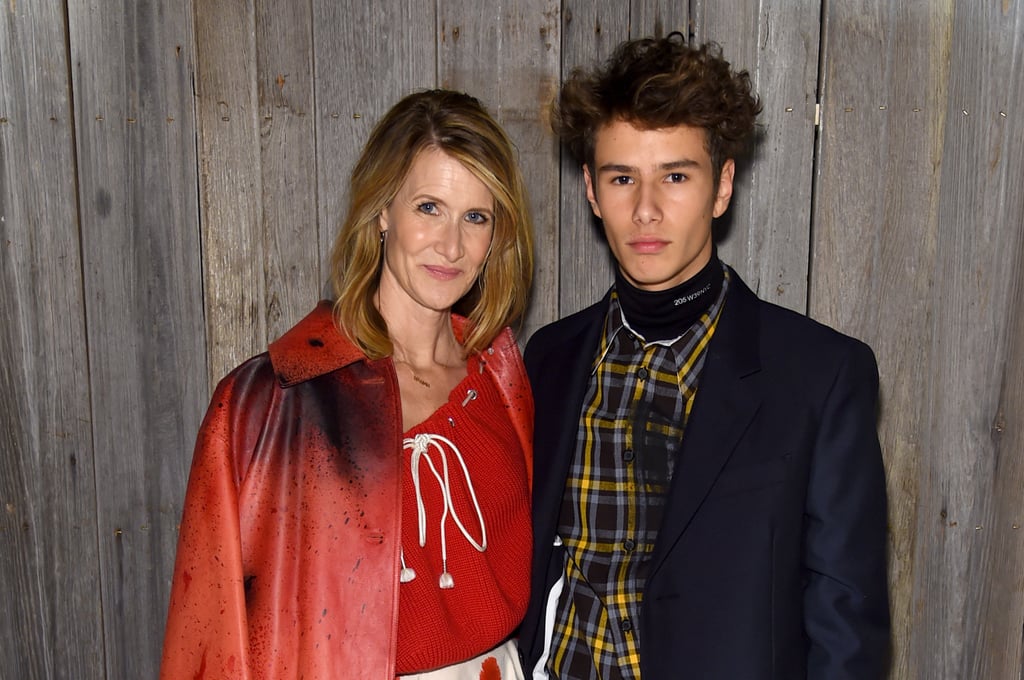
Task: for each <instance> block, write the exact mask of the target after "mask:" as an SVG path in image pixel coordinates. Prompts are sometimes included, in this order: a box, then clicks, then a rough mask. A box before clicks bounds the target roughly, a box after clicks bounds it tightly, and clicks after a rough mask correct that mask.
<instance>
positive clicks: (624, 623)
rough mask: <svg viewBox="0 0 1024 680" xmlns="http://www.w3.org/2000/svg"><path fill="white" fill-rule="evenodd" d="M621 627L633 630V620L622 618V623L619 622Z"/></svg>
mask: <svg viewBox="0 0 1024 680" xmlns="http://www.w3.org/2000/svg"><path fill="white" fill-rule="evenodd" d="M619 628H621V629H622V630H623V632H625V633H628V632H629V631H631V630H633V622H632V621H630V620H629V619H622V623H620V624H619Z"/></svg>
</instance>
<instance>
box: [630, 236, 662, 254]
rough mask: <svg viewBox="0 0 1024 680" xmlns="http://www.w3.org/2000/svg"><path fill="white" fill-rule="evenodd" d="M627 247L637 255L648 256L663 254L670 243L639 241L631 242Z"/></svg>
mask: <svg viewBox="0 0 1024 680" xmlns="http://www.w3.org/2000/svg"><path fill="white" fill-rule="evenodd" d="M627 245H628V246H629V247H630V248H632V249H633V250H634V251H635V252H637V253H641V254H648V253H658V252H661V250H663V249H664V248H665V246H667V245H668V241H662V240H661V239H653V238H651V239H637V240H635V241H630V242H629V243H628V244H627Z"/></svg>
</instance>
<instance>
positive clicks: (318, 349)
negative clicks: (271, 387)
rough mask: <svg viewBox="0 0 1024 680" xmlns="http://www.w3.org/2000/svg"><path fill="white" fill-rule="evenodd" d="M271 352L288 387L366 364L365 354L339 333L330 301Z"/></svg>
mask: <svg viewBox="0 0 1024 680" xmlns="http://www.w3.org/2000/svg"><path fill="white" fill-rule="evenodd" d="M268 351H269V353H270V363H271V364H272V365H273V367H274V373H276V374H277V379H278V380H280V381H281V385H282V386H284V387H291V386H292V385H297V384H298V383H301V382H305V381H307V380H311V379H313V378H316V377H318V376H321V375H325V374H327V373H330V372H332V371H336V370H338V369H339V368H342V367H344V366H348V365H349V364H351V363H354V362H356V361H365V360H366V355H365V354H363V351H362V350H361V349H359V347H358V346H357V345H356V344H355V343H353V342H352V341H351V340H349V339H348V338H347V337H345V335H344V334H343V333H342V332H341V331H339V330H338V326H337V324H335V322H334V312H333V306H332V304H331V302H330V301H329V300H321V301H320V303H319V304H318V305H317V306H316V308H314V309H313V311H312V312H310V313H309V314H307V315H306V317H305V318H304V319H302V321H299V322H298V323H297V324H295V325H294V326H293V327H292V328H291V329H290V330H288V332H286V333H285V334H284V335H282V336H281V337H280V338H278V339H277V340H275V341H274V342H272V343H270V347H269V348H268Z"/></svg>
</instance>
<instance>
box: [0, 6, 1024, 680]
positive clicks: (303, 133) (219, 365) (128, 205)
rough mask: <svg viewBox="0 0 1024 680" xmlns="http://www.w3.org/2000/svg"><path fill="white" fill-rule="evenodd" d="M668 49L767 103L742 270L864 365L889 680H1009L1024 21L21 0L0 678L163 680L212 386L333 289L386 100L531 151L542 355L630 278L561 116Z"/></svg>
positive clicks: (1017, 568)
mask: <svg viewBox="0 0 1024 680" xmlns="http://www.w3.org/2000/svg"><path fill="white" fill-rule="evenodd" d="M671 30H683V31H688V32H689V33H690V34H691V35H693V36H694V39H696V40H709V39H711V40H716V41H718V42H719V43H721V44H722V45H723V48H724V50H725V53H726V55H727V56H728V57H729V58H730V59H732V60H733V61H734V63H736V64H738V65H740V66H742V67H744V68H747V69H748V70H749V71H750V72H751V74H752V76H753V78H754V81H755V84H756V87H757V89H758V91H759V92H760V94H761V96H762V99H763V101H764V109H765V110H764V114H763V118H762V122H763V123H764V129H763V134H762V141H761V144H760V145H759V147H758V149H757V151H756V153H755V155H754V157H753V158H751V159H749V161H750V162H748V163H746V164H745V166H744V167H743V168H742V169H741V172H740V175H739V182H738V184H737V190H736V196H735V198H734V201H733V206H732V208H731V209H730V212H729V213H728V214H727V217H726V219H725V220H723V223H722V224H721V225H719V231H720V236H721V240H720V252H721V254H722V256H723V259H725V260H726V261H728V262H730V263H731V264H733V265H734V266H736V267H737V269H739V271H740V272H741V274H742V275H743V276H744V277H745V278H746V279H747V280H748V282H749V283H751V285H753V286H754V287H755V288H756V289H757V290H758V292H759V294H760V295H761V296H762V297H763V298H765V299H768V300H772V301H775V302H778V303H780V304H784V305H786V306H789V307H792V308H794V309H798V310H801V311H809V312H810V313H811V315H812V316H814V317H816V318H819V319H821V320H823V321H825V322H827V323H830V324H832V325H834V326H836V327H838V328H840V329H842V330H844V331H847V332H850V333H852V334H854V335H857V336H858V337H862V338H864V339H865V340H867V341H868V342H869V343H870V344H871V345H872V346H873V347H874V348H875V350H876V353H877V355H878V359H879V368H880V373H881V379H882V409H881V423H880V432H881V436H882V440H883V447H884V450H885V456H886V465H887V470H888V473H889V488H890V494H891V501H890V506H891V509H890V517H891V520H890V525H891V546H892V559H891V564H892V568H891V581H892V593H893V614H894V624H895V628H894V640H893V646H894V655H893V667H892V672H891V674H890V675H891V677H892V678H901V679H902V678H922V679H927V680H932V679H934V678H950V679H953V678H957V679H960V678H971V679H974V678H978V679H985V680H989V679H991V678H996V679H1002V678H1007V679H1009V678H1020V677H1021V675H1022V672H1024V669H1022V657H1024V655H1022V649H1021V646H1022V640H1021V629H1022V625H1024V580H1022V578H1021V576H1020V575H1021V574H1022V573H1024V544H1022V543H1024V542H1022V538H1024V529H1022V528H1020V527H1021V525H1022V524H1024V456H1022V454H1024V437H1022V435H1021V432H1022V427H1021V426H1022V424H1024V423H1022V413H1024V285H1022V284H1024V277H1022V275H1021V274H1020V267H1021V265H1022V264H1024V235H1022V224H1024V190H1022V180H1021V179H1020V178H1021V176H1022V174H1024V167H1022V165H1024V123H1022V116H1024V42H1022V41H1024V8H1022V7H1021V6H1020V4H1019V3H1014V2H1011V1H1010V0H1000V1H998V2H997V1H996V0H986V1H985V2H975V1H973V0H971V1H967V0H960V1H959V2H958V1H956V0H941V1H939V2H936V1H933V0H903V1H902V2H900V1H897V0H844V1H843V2H822V0H762V1H761V2H759V3H749V2H745V1H743V0H715V1H714V2H712V1H710V0H691V1H690V2H689V3H686V2H659V1H657V0H632V1H631V2H620V1H617V0H596V1H593V2H586V3H583V2H574V1H573V0H503V1H502V2H493V3H485V4H481V3H477V2H471V1H469V0H438V1H437V2H436V3H427V4H424V3H418V2H414V0H381V1H379V2H375V3H372V4H371V3H357V2H351V1H348V2H341V1H336V0H296V1H294V2H282V1H280V0H254V1H253V2H227V1H226V0H209V1H204V2H201V3H200V2H194V1H190V0H139V1H136V0H132V1H129V0H121V1H120V2H115V3H114V4H110V3H105V4H102V5H101V4H100V3H99V2H98V0H72V1H70V2H67V1H63V2H62V1H61V0H34V1H32V2H28V1H27V0H8V2H5V3H3V6H2V7H0V255H2V258H0V319H2V321H0V386H2V392H0V500H2V502H3V505H4V510H3V512H0V546H2V547H0V550H2V552H0V606H2V607H3V610H4V612H5V616H3V617H0V659H2V663H0V679H4V680H6V679H7V678H10V679H11V680H14V679H18V680H20V679H21V678H65V677H68V678H71V677H73V678H111V679H113V678H135V677H139V678H142V677H152V676H153V675H154V674H155V669H156V666H157V663H158V658H159V647H160V639H161V635H162V627H163V619H164V616H165V611H166V602H167V596H168V594H169V585H170V584H169V578H170V571H171V565H172V563H173V551H174V543H175V540H176V525H177V520H178V514H179V512H180V508H181V500H182V496H183V493H184V485H185V477H186V474H187V469H188V463H189V458H190V455H191V442H192V438H193V437H194V435H195V431H196V429H197V427H198V424H199V419H200V417H201V414H202V410H203V409H204V408H205V402H206V399H207V398H208V395H209V391H210V387H211V384H212V383H213V382H214V381H215V380H216V379H218V378H219V377H220V376H221V375H223V374H224V373H225V372H226V371H227V370H229V369H230V368H231V367H233V366H234V365H235V364H237V363H238V362H239V361H241V360H242V359H244V358H245V357H247V356H249V355H250V354H252V353H254V352H258V351H260V350H262V349H263V348H264V347H265V346H266V343H267V342H268V341H269V340H271V339H272V338H274V337H276V336H277V335H278V334H280V333H281V332H282V331H283V330H284V329H285V328H287V327H288V326H289V325H290V324H292V323H293V322H294V321H295V320H297V319H298V318H299V317H300V316H301V315H303V314H304V313H305V312H306V311H307V310H308V309H309V308H310V307H311V306H312V304H313V303H314V301H315V300H316V299H317V298H319V297H321V296H322V295H323V294H324V293H325V292H326V291H327V290H328V289H327V287H326V276H327V268H326V263H327V257H328V254H329V250H330V244H331V241H332V239H333V234H334V232H335V230H336V227H337V224H338V222H339V220H340V219H341V217H342V215H343V212H344V209H345V205H346V201H347V177H348V173H349V170H350V168H351V166H352V163H353V162H354V158H355V155H356V153H357V152H358V150H359V148H360V147H361V145H362V143H363V142H364V140H365V139H366V136H367V135H368V132H369V129H370V127H371V126H372V125H373V123H374V122H375V121H376V120H377V118H378V117H379V116H380V115H381V114H382V113H383V112H384V111H385V110H386V109H387V108H388V107H389V106H390V105H391V104H392V103H393V102H394V101H395V100H397V99H398V98H399V97H400V96H401V95H403V94H406V93H408V92H410V91H412V90H414V89H419V88H424V87H434V86H444V87H454V88H460V89H464V90H467V91H469V92H471V93H473V94H475V95H477V96H478V97H480V98H481V99H482V100H483V101H484V102H485V103H486V104H487V105H488V106H489V107H490V108H491V110H492V111H493V112H494V113H495V114H496V115H497V117H498V118H499V119H500V120H501V121H502V123H503V124H504V125H505V126H506V127H507V129H508V130H509V132H510V134H511V135H512V137H513V139H514V140H515V141H516V143H517V146H518V147H519V152H520V157H521V160H522V163H523V166H524V169H525V173H526V176H527V179H528V182H529V185H530V191H531V205H532V208H533V211H534V215H535V218H536V221H537V276H536V286H535V290H534V297H533V304H532V307H531V310H530V313H529V315H528V317H527V319H526V321H525V324H524V327H523V329H522V337H523V338H524V339H525V338H526V337H528V335H529V334H530V333H531V332H532V331H533V330H534V329H535V328H536V327H537V326H538V325H540V324H542V323H545V322H547V321H550V320H552V319H554V318H556V317H557V316H559V315H562V314H566V313H569V312H572V311H575V310H576V309H579V308H581V307H582V306H584V305H585V304H587V303H589V302H590V301H592V300H593V299H594V298H595V297H596V296H597V295H599V294H600V293H602V292H603V291H604V289H605V288H606V287H607V285H608V282H609V279H610V268H609V263H608V259H607V255H606V249H605V247H604V246H603V244H602V243H601V241H600V238H599V237H598V235H597V232H596V229H595V225H594V223H593V220H592V219H591V218H590V217H589V210H588V208H587V206H586V203H585V201H584V200H583V198H584V197H583V193H582V188H581V179H580V174H579V171H578V169H577V168H575V167H573V164H572V163H570V162H568V161H567V160H564V159H562V158H561V157H560V154H559V153H558V147H557V144H556V143H555V141H554V140H553V139H552V137H551V135H550V133H549V132H548V131H547V127H546V120H545V108H546V105H547V102H548V100H549V99H550V97H551V96H552V94H553V93H554V92H555V91H556V90H557V87H558V84H559V82H560V81H561V79H562V78H563V77H564V76H565V75H566V74H567V73H568V71H569V70H570V69H571V68H572V67H573V66H575V65H577V64H587V63H590V62H591V61H593V60H594V59H600V58H603V57H605V56H607V55H608V54H609V52H610V50H611V49H612V48H613V47H614V46H615V44H617V43H618V42H619V41H620V40H623V39H625V38H627V37H632V36H639V35H648V34H660V35H663V34H665V33H668V32H669V31H671ZM818 104H820V109H821V110H820V117H821V125H820V126H816V125H815V119H816V106H817V105H818Z"/></svg>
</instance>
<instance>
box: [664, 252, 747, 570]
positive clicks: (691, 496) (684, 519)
mask: <svg viewBox="0 0 1024 680" xmlns="http://www.w3.org/2000/svg"><path fill="white" fill-rule="evenodd" d="M730 275H731V280H730V282H729V286H730V291H729V294H728V295H729V297H728V298H727V299H726V302H725V307H724V308H723V309H722V316H721V318H720V319H719V320H718V326H717V328H716V329H715V335H714V337H713V338H712V340H711V343H710V345H709V346H708V356H707V360H706V361H705V364H704V369H703V371H704V372H703V375H701V377H700V384H699V386H698V388H697V399H696V402H695V403H694V406H693V412H692V413H691V414H690V420H689V422H688V423H687V426H686V431H685V433H684V434H683V446H682V450H681V452H680V459H679V462H678V464H677V465H676V470H675V473H674V475H673V479H672V487H671V490H670V492H669V498H668V505H667V507H666V509H665V520H664V524H663V525H662V527H661V529H660V530H659V532H658V539H657V545H656V546H655V550H654V555H653V558H652V565H651V576H653V575H654V574H655V573H656V572H657V570H658V568H659V567H660V566H661V564H662V562H664V559H665V556H666V555H668V554H669V552H670V551H671V550H672V547H673V546H674V545H675V544H676V542H678V540H679V538H680V536H681V535H682V534H683V531H685V529H686V527H687V525H689V523H690V521H691V520H692V519H693V515H694V513H695V512H696V511H697V509H698V508H699V507H700V505H701V503H703V501H704V498H705V497H706V496H707V494H708V492H709V491H710V489H711V487H712V485H713V484H714V482H715V480H716V479H717V478H718V475H719V473H720V472H721V471H722V467H723V466H724V465H725V463H726V461H728V460H729V457H730V456H731V455H732V453H733V451H734V450H735V449H736V446H737V445H738V444H739V443H740V441H741V440H742V438H743V435H744V433H745V432H746V429H747V427H748V426H749V424H750V422H751V420H753V418H754V415H755V414H756V413H757V410H758V408H759V407H760V405H761V395H762V391H761V387H760V379H759V371H760V357H759V353H758V343H759V337H760V334H759V330H760V329H759V323H758V309H757V307H758V305H759V304H760V302H759V301H758V300H757V297H756V296H755V295H754V294H753V292H751V291H750V289H749V288H747V287H746V285H745V284H744V283H743V281H741V280H740V278H739V276H737V275H736V273H735V272H734V271H732V270H730Z"/></svg>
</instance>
